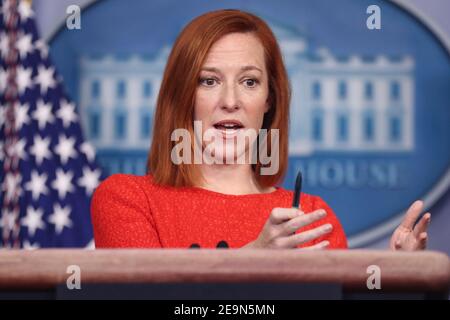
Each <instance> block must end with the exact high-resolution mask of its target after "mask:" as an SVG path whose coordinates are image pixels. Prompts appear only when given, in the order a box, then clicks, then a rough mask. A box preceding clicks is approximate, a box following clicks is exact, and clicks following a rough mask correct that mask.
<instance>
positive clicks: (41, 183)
mask: <svg viewBox="0 0 450 320" xmlns="http://www.w3.org/2000/svg"><path fill="white" fill-rule="evenodd" d="M46 182H47V174H46V173H42V174H41V175H39V173H38V172H37V171H36V170H34V171H32V172H31V180H30V181H28V182H27V183H26V184H25V189H26V190H28V191H30V192H31V196H32V197H33V200H34V201H37V200H38V199H39V196H40V195H41V194H48V188H47V186H46Z"/></svg>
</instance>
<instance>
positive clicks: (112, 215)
mask: <svg viewBox="0 0 450 320" xmlns="http://www.w3.org/2000/svg"><path fill="white" fill-rule="evenodd" d="M91 218H92V224H93V228H94V239H95V246H96V248H161V243H160V240H159V237H158V233H157V231H156V227H155V223H154V221H153V218H152V215H151V210H150V205H149V201H148V198H147V195H146V193H145V192H144V190H143V189H142V186H140V185H139V184H138V183H137V182H136V181H135V180H134V179H133V176H129V175H125V174H115V175H112V176H110V177H108V178H107V179H106V180H104V181H103V182H102V183H101V184H100V185H99V187H98V188H97V189H96V190H95V192H94V195H93V198H92V203H91Z"/></svg>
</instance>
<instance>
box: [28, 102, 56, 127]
mask: <svg viewBox="0 0 450 320" xmlns="http://www.w3.org/2000/svg"><path fill="white" fill-rule="evenodd" d="M33 118H34V119H36V120H37V122H38V126H39V129H41V130H43V129H44V128H45V126H46V124H47V123H53V122H54V120H55V117H54V116H53V114H52V105H51V103H44V101H43V100H42V99H41V100H39V101H38V102H37V107H36V110H35V111H34V112H33Z"/></svg>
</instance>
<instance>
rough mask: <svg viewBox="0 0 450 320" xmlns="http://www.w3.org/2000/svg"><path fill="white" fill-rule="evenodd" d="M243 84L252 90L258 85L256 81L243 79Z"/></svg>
mask: <svg viewBox="0 0 450 320" xmlns="http://www.w3.org/2000/svg"><path fill="white" fill-rule="evenodd" d="M244 83H245V85H246V86H247V87H249V88H253V87H256V85H257V84H258V83H259V81H258V80H257V79H245V80H244Z"/></svg>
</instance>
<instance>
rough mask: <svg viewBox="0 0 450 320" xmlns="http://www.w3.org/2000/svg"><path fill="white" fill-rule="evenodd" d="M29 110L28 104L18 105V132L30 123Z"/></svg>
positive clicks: (16, 113) (16, 114)
mask: <svg viewBox="0 0 450 320" xmlns="http://www.w3.org/2000/svg"><path fill="white" fill-rule="evenodd" d="M29 109H30V107H29V106H28V104H19V105H16V108H15V111H16V112H15V116H16V130H20V129H21V128H22V126H23V125H24V124H29V123H30V117H29V116H28V110H29Z"/></svg>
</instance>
